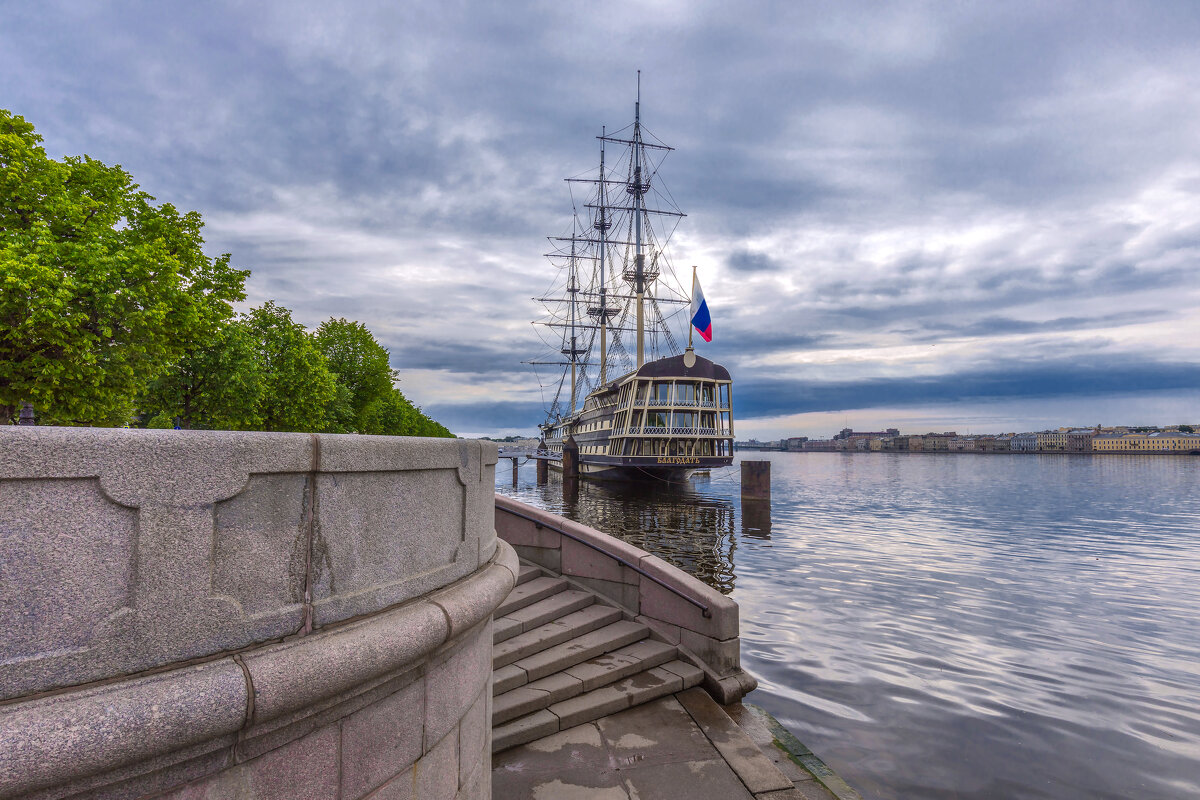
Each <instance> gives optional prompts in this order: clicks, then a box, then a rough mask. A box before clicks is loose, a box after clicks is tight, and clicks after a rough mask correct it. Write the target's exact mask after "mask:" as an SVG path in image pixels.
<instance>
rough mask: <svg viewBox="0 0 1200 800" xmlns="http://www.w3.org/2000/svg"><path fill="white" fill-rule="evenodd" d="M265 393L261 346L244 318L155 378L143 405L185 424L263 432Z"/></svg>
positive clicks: (154, 413)
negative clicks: (262, 409) (260, 363)
mask: <svg viewBox="0 0 1200 800" xmlns="http://www.w3.org/2000/svg"><path fill="white" fill-rule="evenodd" d="M263 391H264V380H263V371H262V369H260V368H259V362H258V348H257V347H256V345H255V341H254V339H253V335H252V333H251V331H250V327H249V325H248V324H247V322H246V321H245V320H244V319H239V320H235V321H233V322H230V323H229V324H227V325H225V326H224V327H222V328H220V329H218V330H217V331H216V332H215V333H214V334H213V335H212V337H210V338H209V339H207V340H205V341H202V342H198V343H196V345H195V346H193V347H192V348H190V349H189V350H187V351H186V352H185V353H184V354H183V356H182V357H181V358H180V359H179V360H178V361H176V362H175V363H174V364H172V365H171V367H170V368H169V369H168V370H167V371H166V372H164V373H163V374H161V375H160V376H158V377H157V378H155V379H154V380H153V381H151V382H150V384H149V386H147V387H146V391H145V393H144V394H143V396H142V398H141V400H140V402H139V408H140V410H141V412H142V415H143V416H144V417H155V416H157V415H166V416H167V417H168V418H170V419H177V420H178V421H179V425H180V427H182V428H202V429H209V430H258V429H259V428H260V427H261V426H262V422H263V420H262V417H261V416H260V406H261V404H262V396H263Z"/></svg>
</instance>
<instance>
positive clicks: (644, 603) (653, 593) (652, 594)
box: [639, 555, 738, 639]
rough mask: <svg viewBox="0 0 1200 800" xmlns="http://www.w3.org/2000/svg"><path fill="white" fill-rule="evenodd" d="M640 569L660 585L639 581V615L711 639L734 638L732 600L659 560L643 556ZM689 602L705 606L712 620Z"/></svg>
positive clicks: (735, 616) (735, 624) (735, 621)
mask: <svg viewBox="0 0 1200 800" xmlns="http://www.w3.org/2000/svg"><path fill="white" fill-rule="evenodd" d="M641 567H642V569H643V570H645V571H646V573H647V574H649V575H651V576H653V577H655V578H657V579H658V581H660V582H661V583H659V582H655V581H652V580H645V579H643V580H642V582H641V584H640V595H641V596H640V606H639V613H641V614H644V615H646V616H647V617H654V618H655V619H660V620H662V621H663V622H669V623H671V624H673V625H678V626H679V627H681V628H687V629H688V630H692V631H695V632H697V633H703V634H705V635H707V636H711V637H712V638H714V639H734V638H736V637H737V635H738V606H737V603H735V602H734V601H733V600H731V599H729V598H728V597H726V596H725V595H723V594H721V593H720V592H718V591H717V590H715V589H713V588H712V587H710V586H706V585H705V584H703V583H701V582H700V581H698V580H696V579H695V578H693V577H692V576H690V575H688V574H687V573H685V572H684V571H683V570H681V569H679V568H677V567H674V566H671V565H670V564H668V563H667V562H665V561H663V560H662V559H661V558H659V557H658V556H651V555H647V556H644V557H643V558H642V560H641ZM662 584H666V586H664V585H662ZM668 586H669V587H671V588H667V587H668ZM681 595H682V596H681ZM685 597H686V598H690V600H688V599H684V598H685ZM691 600H695V601H697V602H699V603H701V604H703V605H705V606H707V607H708V609H709V613H710V614H711V616H709V617H705V616H704V614H703V611H702V609H701V608H699V607H698V606H697V605H696V604H695V603H693V602H691Z"/></svg>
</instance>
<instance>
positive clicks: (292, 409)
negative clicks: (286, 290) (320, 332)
mask: <svg viewBox="0 0 1200 800" xmlns="http://www.w3.org/2000/svg"><path fill="white" fill-rule="evenodd" d="M246 325H247V327H248V329H249V331H250V335H251V341H252V342H253V348H254V353H255V358H256V360H257V361H258V365H259V368H260V369H261V370H262V388H263V391H262V394H261V395H260V396H259V401H258V406H257V409H256V411H257V413H258V416H259V418H260V420H261V429H262V430H265V431H310V432H315V431H322V430H325V428H326V423H327V421H328V419H329V416H330V414H329V408H328V406H329V405H330V403H332V402H333V401H334V400H335V399H337V397H338V389H337V380H336V379H335V378H334V376H333V373H331V372H330V371H329V367H328V366H326V362H325V357H324V356H323V355H321V351H320V349H319V348H318V347H317V345H316V343H315V342H314V341H313V339H312V337H311V336H309V335H308V332H307V331H305V330H304V326H303V325H301V324H299V323H297V322H293V321H292V314H291V312H290V311H288V310H287V309H286V308H283V307H282V306H278V305H276V304H275V303H273V302H270V301H268V302H266V303H264V304H263V305H261V306H259V307H258V308H256V309H253V310H252V311H251V312H250V313H249V314H248V315H247V316H246Z"/></svg>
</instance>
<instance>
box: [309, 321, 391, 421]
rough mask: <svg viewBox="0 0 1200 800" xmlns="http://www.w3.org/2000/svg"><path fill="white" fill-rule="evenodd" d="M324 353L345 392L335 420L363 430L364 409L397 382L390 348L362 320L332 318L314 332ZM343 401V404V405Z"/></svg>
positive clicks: (385, 393) (314, 336)
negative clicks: (340, 414)
mask: <svg viewBox="0 0 1200 800" xmlns="http://www.w3.org/2000/svg"><path fill="white" fill-rule="evenodd" d="M313 338H314V339H315V340H316V343H317V347H318V348H320V350H321V353H322V354H323V355H324V356H325V361H326V363H327V364H328V366H329V371H330V372H332V373H333V374H334V376H335V377H336V378H337V381H338V385H339V387H341V389H340V390H341V391H342V392H344V394H343V397H342V402H341V403H339V404H338V406H339V407H338V410H339V411H341V412H342V418H341V419H338V418H337V415H334V417H333V419H334V420H336V421H337V422H338V423H340V425H339V426H340V427H342V428H344V429H346V430H357V431H362V430H363V425H364V421H363V412H364V411H365V410H366V408H367V406H368V405H369V404H370V403H372V402H373V401H375V400H376V399H378V398H381V397H384V396H386V395H388V394H389V393H390V392H392V390H393V388H392V387H393V386H394V384H395V381H396V371H395V370H394V369H392V365H391V363H390V358H389V355H388V351H387V349H386V348H385V347H384V346H383V345H381V344H380V343H379V342H377V341H375V337H374V336H373V335H372V334H371V332H370V331H369V330H367V326H365V325H363V324H362V323H361V322H350V321H347V320H346V319H344V318H339V319H334V318H332V317H330V318H329V319H327V320H326V321H325V322H323V323H321V326H320V327H319V328H317V330H316V332H315V333H314V334H313ZM343 404H344V405H343Z"/></svg>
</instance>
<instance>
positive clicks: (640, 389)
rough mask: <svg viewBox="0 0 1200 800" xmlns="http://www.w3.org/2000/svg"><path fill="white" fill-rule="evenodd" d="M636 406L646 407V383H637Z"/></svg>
mask: <svg viewBox="0 0 1200 800" xmlns="http://www.w3.org/2000/svg"><path fill="white" fill-rule="evenodd" d="M637 405H639V406H644V405H646V381H638V386H637Z"/></svg>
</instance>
